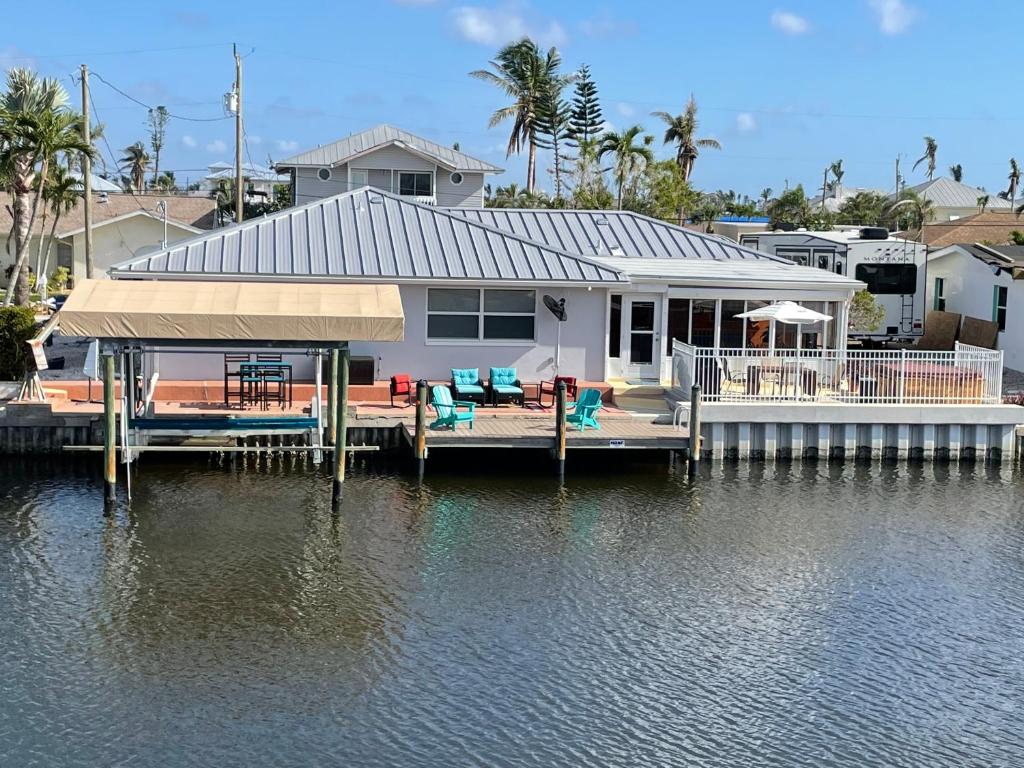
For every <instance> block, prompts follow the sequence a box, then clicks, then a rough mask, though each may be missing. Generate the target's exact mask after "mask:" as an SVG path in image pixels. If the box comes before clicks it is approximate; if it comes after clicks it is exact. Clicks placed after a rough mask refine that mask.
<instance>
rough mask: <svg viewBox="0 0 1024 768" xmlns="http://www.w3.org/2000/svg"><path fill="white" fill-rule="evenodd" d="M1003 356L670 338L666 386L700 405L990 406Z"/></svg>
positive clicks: (968, 350)
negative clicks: (698, 343)
mask: <svg viewBox="0 0 1024 768" xmlns="http://www.w3.org/2000/svg"><path fill="white" fill-rule="evenodd" d="M1002 376H1003V353H1002V351H1001V350H991V349H983V348H981V347H974V346H971V345H969V344H960V343H957V345H956V349H955V350H954V351H952V352H923V351H918V350H910V349H907V350H902V349H900V350H831V349H807V350H795V349H776V350H771V351H769V350H767V349H710V348H706V347H694V346H691V345H689V344H684V343H682V342H679V341H676V342H674V343H673V345H672V386H673V388H674V389H676V390H677V391H678V392H677V394H678V395H679V396H680V397H687V398H688V397H689V396H690V388H691V387H692V386H693V385H694V384H699V385H700V389H701V400H702V401H705V402H725V401H729V402H743V401H749V402H758V403H771V402H780V403H781V402H823V403H892V404H899V405H908V404H914V405H924V404H935V405H938V404H946V405H950V404H962V405H981V404H995V403H1000V402H1001V401H1002Z"/></svg>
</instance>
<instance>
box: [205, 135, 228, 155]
mask: <svg viewBox="0 0 1024 768" xmlns="http://www.w3.org/2000/svg"><path fill="white" fill-rule="evenodd" d="M206 151H207V152H209V153H211V154H214V155H222V154H224V153H225V152H227V151H228V145H227V144H225V143H224V142H223V141H221V140H220V139H214V140H213V141H211V142H210V143H209V144H207V145H206Z"/></svg>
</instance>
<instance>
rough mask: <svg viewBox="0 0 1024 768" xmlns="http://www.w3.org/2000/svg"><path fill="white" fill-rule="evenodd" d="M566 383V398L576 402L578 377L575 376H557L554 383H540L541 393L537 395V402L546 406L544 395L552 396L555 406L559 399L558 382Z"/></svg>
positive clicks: (552, 403) (552, 402)
mask: <svg viewBox="0 0 1024 768" xmlns="http://www.w3.org/2000/svg"><path fill="white" fill-rule="evenodd" d="M560 381H564V382H565V396H566V398H568V399H570V400H575V399H576V395H577V391H578V390H577V387H576V377H575V376H555V378H554V380H553V381H542V382H541V383H540V391H539V392H538V393H537V402H538V403H540V404H541V406H543V405H544V395H551V405H552V406H554V404H555V398H557V397H558V382H560Z"/></svg>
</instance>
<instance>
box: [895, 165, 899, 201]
mask: <svg viewBox="0 0 1024 768" xmlns="http://www.w3.org/2000/svg"><path fill="white" fill-rule="evenodd" d="M894 200H895V202H897V203H898V202H899V201H900V156H899V155H896V196H895V198H894Z"/></svg>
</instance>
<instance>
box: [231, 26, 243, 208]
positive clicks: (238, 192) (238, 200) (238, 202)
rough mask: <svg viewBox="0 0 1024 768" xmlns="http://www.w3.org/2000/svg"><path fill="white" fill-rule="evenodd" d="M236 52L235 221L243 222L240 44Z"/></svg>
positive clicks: (233, 46)
mask: <svg viewBox="0 0 1024 768" xmlns="http://www.w3.org/2000/svg"><path fill="white" fill-rule="evenodd" d="M231 50H232V51H233V52H234V54H235V223H237V224H241V223H242V208H243V194H242V186H243V179H242V57H241V56H239V55H238V46H237V45H232V46H231Z"/></svg>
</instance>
